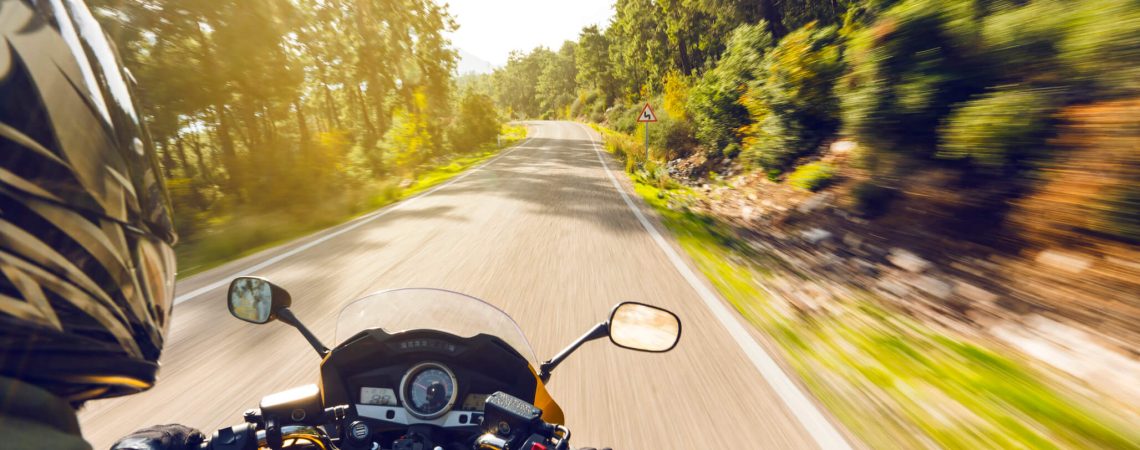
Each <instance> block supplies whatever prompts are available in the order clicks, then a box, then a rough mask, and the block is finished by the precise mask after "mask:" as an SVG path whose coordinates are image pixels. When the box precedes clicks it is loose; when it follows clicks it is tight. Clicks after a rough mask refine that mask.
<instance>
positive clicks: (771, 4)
mask: <svg viewBox="0 0 1140 450" xmlns="http://www.w3.org/2000/svg"><path fill="white" fill-rule="evenodd" d="M760 9H761V14H763V15H764V20H766V21H768V32H769V33H772V42H779V40H780V38H783V37H784V35H785V34H788V31H787V29H786V28H784V15H783V13H782V12H781V11H780V8H779V7H778V6H776V1H775V0H760Z"/></svg>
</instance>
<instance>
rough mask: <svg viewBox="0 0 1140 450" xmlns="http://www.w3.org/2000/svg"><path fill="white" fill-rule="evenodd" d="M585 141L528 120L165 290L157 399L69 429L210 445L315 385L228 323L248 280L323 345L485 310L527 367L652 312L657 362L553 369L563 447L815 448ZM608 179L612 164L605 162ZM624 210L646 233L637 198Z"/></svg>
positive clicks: (572, 129) (280, 353) (306, 359)
mask: <svg viewBox="0 0 1140 450" xmlns="http://www.w3.org/2000/svg"><path fill="white" fill-rule="evenodd" d="M591 134H593V131H589V130H588V129H587V128H585V127H582V126H580V125H578V124H573V123H566V122H536V123H531V124H530V134H529V135H530V137H529V138H528V139H527V140H526V141H524V142H523V143H522V144H520V145H519V146H517V147H515V148H514V149H512V150H509V151H507V152H506V153H504V154H503V155H502V156H500V157H499V158H497V159H495V160H493V161H492V162H490V163H488V164H487V165H485V166H482V167H480V168H478V169H476V170H474V171H472V172H468V173H467V174H466V175H464V176H463V178H462V179H459V180H458V181H455V182H453V183H450V184H447V185H444V186H442V187H439V188H437V189H435V190H433V191H430V193H428V194H427V195H424V196H422V197H418V198H414V199H412V200H408V201H405V202H404V204H402V205H398V206H396V207H390V209H388V210H384V211H383V212H382V213H381V214H382V216H380V217H365V218H363V219H362V220H358V221H356V222H352V223H349V224H346V225H344V226H341V227H339V228H334V229H330V230H326V231H324V232H321V233H317V234H315V235H313V236H309V237H306V238H303V239H300V240H298V241H294V242H292V243H289V244H286V245H283V246H281V247H277V248H274V249H270V250H267V251H264V252H261V253H259V254H256V255H253V256H250V257H247V258H244V259H241V260H238V261H234V262H231V263H229V264H226V265H224V266H221V267H218V268H216V269H213V270H210V271H208V272H205V273H202V274H199V275H196V276H194V277H190V278H188V279H186V280H183V281H181V282H179V284H178V294H179V295H180V296H181V297H180V298H179V300H180V302H179V303H178V304H177V306H176V307H175V310H174V311H175V312H174V322H173V324H172V326H171V333H170V339H169V342H168V344H167V346H166V352H165V354H164V355H163V358H162V365H163V368H162V372H161V374H160V380H159V383H158V386H157V387H155V388H154V389H152V390H150V391H148V392H145V393H142V394H139V395H135V396H132V397H127V398H122V399H111V400H104V401H98V402H92V403H90V404H89V405H88V406H87V407H86V408H85V409H84V410H83V411H82V412H81V414H80V420H81V424H82V427H83V431H84V434H85V435H86V436H87V437H88V439H89V440H90V441H91V442H92V444H93V445H94V446H95V448H107V447H109V446H110V444H111V443H112V442H114V440H115V439H116V438H118V437H119V436H122V435H124V434H126V433H128V432H130V431H132V430H134V429H136V428H139V427H142V426H145V425H150V424H156V423H183V424H187V425H192V426H195V427H198V428H201V429H203V430H206V431H207V434H209V432H210V431H212V430H214V429H217V428H219V427H222V426H228V425H232V424H236V423H240V422H241V413H242V411H244V410H246V409H249V408H252V407H255V406H256V405H257V404H258V402H259V401H260V399H261V397H263V396H265V395H267V394H271V393H274V392H278V391H281V390H284V389H287V388H290V387H294V386H297V385H301V384H307V383H313V382H316V381H317V370H318V363H319V360H318V358H317V356H316V354H315V353H314V352H313V350H312V349H311V348H310V347H309V345H308V344H307V343H306V342H305V340H304V338H302V337H301V335H300V334H299V333H297V332H296V331H295V330H294V329H293V328H291V327H288V326H286V325H284V324H280V323H271V324H267V325H261V326H257V325H251V324H247V323H244V322H240V321H238V320H237V319H233V318H231V317H230V316H229V313H228V312H227V309H226V306H225V299H224V296H225V287H224V283H226V282H228V280H229V279H230V278H232V277H233V276H235V275H238V274H256V275H260V276H265V277H267V278H269V279H271V280H273V281H274V282H275V283H277V284H279V285H281V286H283V287H285V288H286V289H288V290H289V291H290V292H291V293H292V296H293V310H294V312H295V313H296V315H297V316H298V317H299V318H300V319H301V320H302V321H304V322H305V323H306V324H307V325H308V326H309V328H311V329H312V330H313V331H314V333H315V334H316V335H317V336H318V337H319V338H321V339H322V340H324V341H325V342H326V343H331V342H332V341H333V338H334V336H333V335H334V333H335V330H334V328H335V323H336V317H337V313H338V312H339V311H340V308H341V307H342V306H344V305H346V304H348V303H349V302H351V301H352V300H354V299H356V298H359V297H361V296H363V295H365V294H367V293H370V292H374V291H378V290H382V289H388V288H396V287H437V288H444V289H451V290H455V291H459V292H463V293H467V294H469V295H473V296H475V297H479V298H482V299H485V300H486V301H488V302H490V303H492V304H494V305H496V306H499V307H500V308H502V309H503V310H504V311H506V312H507V313H508V314H510V315H511V316H512V317H514V319H515V320H516V321H517V322H518V323H519V325H520V326H521V328H522V330H523V332H524V333H525V334H526V335H527V337H528V338H529V339H530V342H531V345H532V346H533V347H534V350H535V352H536V353H537V355H538V357H539V358H541V359H545V358H548V357H550V356H552V355H554V354H555V353H556V352H557V351H558V350H560V349H561V348H562V347H564V346H565V345H567V344H569V343H570V342H572V341H573V340H574V339H575V338H577V337H578V336H579V335H580V334H581V333H583V332H585V331H586V330H588V329H589V328H590V327H591V326H592V325H593V324H595V323H597V322H598V321H600V320H604V319H605V317H606V315H607V314H608V312H609V311H610V308H611V307H612V306H613V305H614V304H615V303H617V302H619V301H623V300H638V301H642V302H646V303H651V304H655V305H659V306H662V307H665V308H668V309H670V310H672V311H674V312H676V313H677V315H678V316H680V317H681V320H682V323H683V335H682V338H681V342H680V343H679V344H678V346H677V347H676V348H675V349H674V350H673V351H672V352H670V353H665V354H650V353H641V352H635V351H630V350H624V349H621V348H617V347H615V346H613V345H611V344H610V343H609V341H608V340H599V341H595V342H591V343H588V344H586V345H585V346H583V347H582V348H581V349H579V350H578V352H577V353H575V354H574V355H573V356H571V357H570V359H568V360H567V361H566V362H564V363H563V364H562V365H561V366H560V367H559V368H558V369H557V370H556V371H555V372H554V376H553V378H552V379H551V382H550V383H549V389H550V391H551V394H552V395H553V397H554V398H555V400H556V401H558V402H559V404H560V405H561V406H562V408H563V410H564V411H565V413H566V418H567V426H569V427H570V429H571V430H573V439H572V441H573V443H574V445H576V446H585V445H593V446H612V447H613V448H615V449H619V450H625V449H665V448H670V449H686V448H797V449H799V448H815V447H818V444H817V443H818V442H819V441H818V440H817V439H816V438H813V437H812V435H813V433H817V432H819V431H820V430H811V431H809V430H806V429H805V428H804V426H803V425H801V421H800V420H797V418H796V417H797V416H796V415H795V414H793V412H792V410H791V409H790V408H789V407H788V406H787V403H786V402H785V400H783V399H782V397H781V395H779V394H778V393H777V392H776V391H775V390H773V388H772V387H771V386H770V383H769V381H768V380H767V379H766V378H765V377H764V376H762V375H761V372H759V371H758V370H757V369H756V366H755V365H754V364H753V363H752V360H751V359H750V356H749V355H748V354H747V353H746V352H745V351H744V350H742V347H741V345H740V343H739V342H738V339H739V337H737V338H734V337H733V336H732V335H730V333H729V331H728V330H727V329H726V327H725V325H724V323H723V322H722V320H718V318H717V316H715V315H714V313H713V312H712V311H711V310H710V308H709V306H708V304H707V303H706V301H702V299H701V298H700V296H699V295H698V290H697V289H694V286H693V284H691V283H690V281H687V280H686V279H685V277H683V276H682V275H681V274H680V273H679V271H678V269H677V267H676V266H675V265H674V262H672V261H671V260H670V258H669V257H668V256H667V254H666V252H664V251H663V249H662V247H661V246H660V245H659V244H658V243H656V242H655V241H654V238H653V237H652V236H651V234H650V233H648V232H647V230H646V229H645V228H644V227H643V225H642V224H641V223H639V219H638V218H637V217H636V216H635V214H634V213H633V212H632V210H631V209H630V208H629V206H628V205H627V203H626V202H625V201H624V200H623V198H622V197H621V195H620V194H619V192H618V191H617V190H616V189H615V187H614V185H613V184H612V181H611V179H610V178H609V175H608V174H607V172H606V169H605V168H603V165H602V162H601V160H600V159H599V157H598V155H597V153H596V152H595V150H594V144H593V140H592V138H591V136H590V135H591ZM593 139H596V135H594V137H593ZM610 167H614V168H616V167H618V166H617V164H615V163H614V162H612V161H611V162H610ZM619 178H622V179H623V180H622V183H623V188H624V189H627V190H629V192H632V191H631V190H630V187H629V186H628V184H626V183H627V181H626V180H624V177H619ZM634 204H635V205H636V207H638V208H641V210H642V211H643V213H644V214H645V215H646V216H647V217H649V223H652V224H653V225H654V226H657V227H659V225H658V224H656V223H655V221H654V219H653V218H652V217H653V216H652V214H651V213H650V212H649V211H648V209H646V207H644V206H643V205H642V204H641V203H640V201H637V200H635V201H634ZM667 245H673V244H672V243H669V244H667ZM251 267H252V268H254V270H252V272H251V271H250V268H251ZM701 282H703V280H702V281H701ZM717 301H719V300H717ZM776 384H777V385H778V384H779V383H776ZM801 420H802V419H801Z"/></svg>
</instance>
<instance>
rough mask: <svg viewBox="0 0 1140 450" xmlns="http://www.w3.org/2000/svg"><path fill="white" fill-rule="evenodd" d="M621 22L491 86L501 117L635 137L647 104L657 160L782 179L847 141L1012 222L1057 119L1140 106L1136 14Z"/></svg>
mask: <svg viewBox="0 0 1140 450" xmlns="http://www.w3.org/2000/svg"><path fill="white" fill-rule="evenodd" d="M614 12H615V14H614V16H613V18H612V19H611V21H610V23H609V24H608V25H607V26H604V27H599V26H589V27H586V28H584V29H582V31H581V33H580V34H579V36H578V42H577V43H576V45H575V46H571V45H569V44H568V45H567V46H564V47H563V50H562V51H560V52H558V53H554V52H551V51H550V50H547V49H536V50H535V51H533V52H531V53H529V54H516V55H514V56H513V57H512V60H511V62H510V63H508V66H507V67H506V68H504V69H501V70H500V71H499V72H498V73H496V74H495V76H494V78H495V80H496V83H495V85H494V91H495V98H496V100H497V101H498V102H499V104H500V105H503V106H507V107H510V108H512V109H513V110H514V111H515V112H516V113H517V114H519V115H522V116H531V117H538V116H541V115H544V114H545V115H546V116H555V115H556V116H562V115H564V113H563V111H564V110H563V108H565V106H566V104H567V102H568V101H569V103H570V108H569V109H568V112H569V114H570V115H571V116H572V117H586V118H589V119H591V120H595V121H605V122H607V124H608V125H609V126H610V127H611V128H613V129H615V130H619V131H623V132H627V133H637V132H638V131H637V130H639V129H640V128H637V127H635V126H634V125H635V123H634V121H633V118H634V116H635V115H636V114H637V112H638V111H640V108H641V106H642V105H643V104H644V103H645V102H647V101H648V102H652V103H653V104H654V105H655V106H658V105H664V106H666V108H665V110H664V111H663V110H661V109H659V110H658V113H659V115H661V116H662V123H660V124H658V125H657V127H656V129H657V130H660V133H659V135H652V136H651V141H652V142H651V144H653V145H660V146H664V148H662V149H661V150H664V151H662V152H660V153H659V154H660V155H668V156H670V157H680V156H685V155H688V154H691V153H693V152H695V151H698V150H701V151H702V153H703V154H704V155H706V156H707V157H708V158H710V159H711V160H722V159H725V158H727V159H735V158H737V157H738V156H739V157H740V158H741V161H742V162H744V163H745V166H746V167H748V168H759V169H764V170H766V171H768V173H769V175H770V176H771V177H773V178H774V179H782V177H783V176H782V175H780V174H781V173H787V172H788V171H790V169H792V168H793V167H794V166H796V165H797V164H803V163H805V162H808V160H810V159H811V158H812V157H813V156H815V155H817V154H818V153H819V151H820V150H821V149H822V148H825V145H824V144H826V143H828V142H829V141H830V140H833V139H836V138H838V137H840V136H845V137H849V138H853V139H854V140H855V141H857V142H858V144H859V149H860V150H859V157H860V160H859V161H860V164H862V165H865V166H866V167H867V168H868V169H869V170H871V172H872V174H871V175H872V176H874V177H876V178H877V179H878V182H880V183H886V184H891V183H895V182H900V181H901V180H903V179H905V178H906V176H907V174H908V173H910V170H909V169H908V168H914V167H928V168H937V169H938V170H950V171H956V174H957V175H958V178H959V180H960V182H961V183H962V184H963V185H965V186H972V187H973V188H974V189H976V190H978V192H977V194H978V196H979V197H987V198H991V199H992V200H993V201H989V200H987V201H984V202H972V203H976V204H986V205H991V206H992V205H999V206H1000V205H1002V204H1005V203H1006V201H1005V200H1004V197H1003V196H1008V195H1019V194H1018V193H1024V192H1026V188H1027V187H1029V186H1028V185H1029V184H1031V183H1033V180H1035V179H1037V177H1036V176H1035V175H1034V174H1033V172H1034V171H1035V170H1036V168H1037V167H1040V166H1041V163H1043V162H1045V161H1046V160H1049V159H1050V158H1055V157H1057V156H1058V152H1063V151H1066V150H1065V149H1062V148H1059V147H1058V146H1056V145H1054V144H1053V143H1052V140H1053V139H1054V137H1055V135H1056V130H1057V129H1058V127H1060V126H1061V125H1063V123H1062V122H1063V121H1061V120H1059V119H1058V118H1057V116H1058V115H1059V114H1060V113H1061V112H1062V111H1064V110H1066V108H1069V107H1072V106H1075V105H1086V104H1093V103H1096V102H1105V101H1113V100H1118V99H1130V98H1136V97H1137V96H1140V65H1138V64H1137V63H1136V62H1137V61H1140V4H1138V3H1136V2H1135V1H1133V0H1086V1H1080V2H1075V1H1066V0H1023V1H979V0H825V1H816V0H745V1H727V0H615V1H614ZM571 48H573V51H572V54H573V62H574V67H573V69H571V68H569V67H568V65H567V62H568V61H567V60H566V58H564V56H565V55H566V54H569V53H571V52H570V50H569V49H571ZM570 73H574V74H575V75H574V77H573V81H574V83H570V82H569V81H570V78H569V76H570V75H569V74H570ZM556 74H562V75H564V76H565V77H556ZM555 80H560V82H555ZM533 86H538V88H537V89H532V88H531V87H533ZM572 86H573V87H574V88H575V89H576V90H577V93H576V94H574V95H567V90H568V89H570V88H571V87H572ZM570 99H573V100H570ZM681 103H684V105H683V106H682V107H678V105H679V104H681ZM662 112H664V114H661V113H662ZM1066 148H1068V147H1066ZM804 158H806V159H804ZM986 190H989V191H992V192H982V191H986ZM991 194H992V195H991ZM1130 195H1131V194H1130ZM995 196H996V197H995ZM999 197H1001V198H999ZM1127 198H1134V196H1132V197H1127ZM1114 205H1117V206H1116V207H1120V208H1124V207H1127V208H1133V209H1132V211H1140V205H1136V204H1135V202H1117V203H1114ZM1121 205H1126V206H1121ZM1127 205H1131V206H1127ZM1129 214H1134V212H1125V214H1124V215H1125V216H1128V217H1131V216H1130V215H1129ZM1118 215H1119V214H1118Z"/></svg>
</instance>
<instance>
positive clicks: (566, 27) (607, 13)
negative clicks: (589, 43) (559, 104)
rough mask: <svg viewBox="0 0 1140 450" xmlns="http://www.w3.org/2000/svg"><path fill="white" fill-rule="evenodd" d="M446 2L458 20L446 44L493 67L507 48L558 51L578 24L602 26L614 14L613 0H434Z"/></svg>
mask: <svg viewBox="0 0 1140 450" xmlns="http://www.w3.org/2000/svg"><path fill="white" fill-rule="evenodd" d="M437 1H439V2H440V3H443V2H445V1H446V2H447V3H448V4H449V5H450V8H449V11H451V15H452V16H454V17H455V21H456V22H458V23H459V30H457V31H456V32H455V33H452V35H451V44H452V45H453V46H455V47H456V48H460V49H463V50H465V51H467V53H470V54H472V55H475V56H476V57H478V58H480V59H483V60H485V61H487V62H490V63H491V64H493V65H495V66H501V65H504V64H506V63H507V55H509V54H510V52H511V50H522V51H524V52H528V51H530V50H531V49H533V48H535V47H538V46H540V45H542V46H546V47H548V48H551V49H554V50H557V49H558V47H561V46H562V41H565V40H568V39H569V40H575V39H577V38H578V32H579V31H581V30H582V27H584V26H587V25H591V24H598V25H601V26H602V27H603V28H604V27H605V26H606V24H608V23H609V21H610V17H612V16H613V9H612V5H613V0H575V1H565V0H437Z"/></svg>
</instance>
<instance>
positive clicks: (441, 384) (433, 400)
mask: <svg viewBox="0 0 1140 450" xmlns="http://www.w3.org/2000/svg"><path fill="white" fill-rule="evenodd" d="M455 384H456V382H455V375H454V374H452V373H451V371H450V370H448V369H447V367H444V366H443V365H440V364H436V363H423V364H419V365H416V366H415V367H412V368H411V369H410V370H408V373H407V374H405V375H404V379H403V380H402V381H401V382H400V397H401V400H403V402H404V408H405V409H407V410H408V412H409V413H411V414H412V415H413V416H416V417H419V418H421V419H434V418H436V417H439V416H441V415H443V414H444V413H446V412H447V411H448V410H449V409H451V406H452V405H454V404H455V397H456V391H455Z"/></svg>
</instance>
